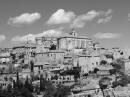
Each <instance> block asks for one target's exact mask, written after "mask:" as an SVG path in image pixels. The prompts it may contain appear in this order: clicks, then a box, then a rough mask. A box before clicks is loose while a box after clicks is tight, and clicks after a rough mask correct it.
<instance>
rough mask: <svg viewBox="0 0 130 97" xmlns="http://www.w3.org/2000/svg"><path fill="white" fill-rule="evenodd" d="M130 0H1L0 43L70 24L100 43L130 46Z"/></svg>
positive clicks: (62, 30) (6, 44) (58, 31)
mask: <svg viewBox="0 0 130 97" xmlns="http://www.w3.org/2000/svg"><path fill="white" fill-rule="evenodd" d="M129 5H130V0H0V47H1V48H3V47H12V46H13V45H14V44H16V43H20V42H25V41H26V40H27V39H29V40H32V41H34V39H35V37H40V36H43V35H48V36H55V35H60V34H61V33H65V32H69V31H71V29H72V28H74V29H75V31H76V32H78V34H79V35H83V36H86V37H89V38H91V39H92V40H93V41H96V42H99V43H100V45H101V46H102V47H106V48H112V47H121V48H130V43H129V41H130V32H129V31H130V6H129Z"/></svg>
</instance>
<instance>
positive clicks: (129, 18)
mask: <svg viewBox="0 0 130 97" xmlns="http://www.w3.org/2000/svg"><path fill="white" fill-rule="evenodd" d="M128 20H129V21H130V13H129V14H128Z"/></svg>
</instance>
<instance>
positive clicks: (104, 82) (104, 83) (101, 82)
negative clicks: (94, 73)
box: [99, 77, 111, 97]
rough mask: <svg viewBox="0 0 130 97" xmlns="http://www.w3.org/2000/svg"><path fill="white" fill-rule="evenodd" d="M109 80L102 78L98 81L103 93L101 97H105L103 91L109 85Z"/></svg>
mask: <svg viewBox="0 0 130 97" xmlns="http://www.w3.org/2000/svg"><path fill="white" fill-rule="evenodd" d="M110 80H111V79H110V78H108V77H103V78H101V79H100V80H99V86H100V89H101V91H102V93H103V97H105V94H104V90H105V89H106V88H107V87H108V85H110Z"/></svg>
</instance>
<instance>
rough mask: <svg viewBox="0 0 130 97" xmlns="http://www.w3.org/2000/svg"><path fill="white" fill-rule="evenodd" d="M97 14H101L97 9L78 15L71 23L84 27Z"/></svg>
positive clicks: (77, 26) (74, 25)
mask: <svg viewBox="0 0 130 97" xmlns="http://www.w3.org/2000/svg"><path fill="white" fill-rule="evenodd" d="M97 16H99V13H98V12H96V11H95V10H92V11H89V12H88V13H86V14H83V15H79V16H77V18H75V20H74V21H73V23H72V24H71V27H75V28H82V27H84V25H85V23H86V21H92V20H93V19H94V18H96V17H97Z"/></svg>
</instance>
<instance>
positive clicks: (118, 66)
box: [111, 58, 125, 81]
mask: <svg viewBox="0 0 130 97" xmlns="http://www.w3.org/2000/svg"><path fill="white" fill-rule="evenodd" d="M111 65H112V66H113V68H114V69H115V81H117V77H118V76H117V74H118V75H120V76H124V75H125V62H124V60H123V59H122V58H119V59H116V60H114V61H113V62H112V63H111Z"/></svg>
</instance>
